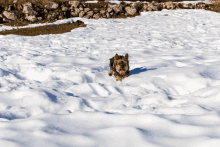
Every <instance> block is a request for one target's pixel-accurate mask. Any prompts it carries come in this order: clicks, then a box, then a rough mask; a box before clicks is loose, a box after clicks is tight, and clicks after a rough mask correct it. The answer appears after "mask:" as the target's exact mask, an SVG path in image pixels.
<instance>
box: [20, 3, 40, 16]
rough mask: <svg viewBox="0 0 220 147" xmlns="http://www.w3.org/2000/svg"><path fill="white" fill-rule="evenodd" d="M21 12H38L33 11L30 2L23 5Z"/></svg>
mask: <svg viewBox="0 0 220 147" xmlns="http://www.w3.org/2000/svg"><path fill="white" fill-rule="evenodd" d="M23 13H25V14H30V15H37V14H38V13H37V11H34V10H33V9H32V4H31V3H28V4H24V5H23Z"/></svg>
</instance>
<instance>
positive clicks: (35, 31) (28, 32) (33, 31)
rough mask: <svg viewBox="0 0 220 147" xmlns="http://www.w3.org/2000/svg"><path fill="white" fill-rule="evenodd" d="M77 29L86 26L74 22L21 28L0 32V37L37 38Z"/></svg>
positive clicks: (79, 22)
mask: <svg viewBox="0 0 220 147" xmlns="http://www.w3.org/2000/svg"><path fill="white" fill-rule="evenodd" d="M79 27H86V25H85V24H84V23H83V22H82V21H79V20H77V21H76V22H72V23H71V22H69V23H65V24H60V25H46V26H39V27H34V28H21V29H14V30H6V31H2V32H0V35H10V34H14V35H21V36H37V35H45V34H62V33H66V32H70V31H71V30H72V29H76V28H79Z"/></svg>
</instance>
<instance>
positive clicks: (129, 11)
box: [0, 1, 207, 22]
mask: <svg viewBox="0 0 220 147" xmlns="http://www.w3.org/2000/svg"><path fill="white" fill-rule="evenodd" d="M206 7H207V4H205V3H202V2H200V3H197V4H182V3H173V2H171V1H170V2H165V3H156V2H154V1H152V2H150V3H141V2H135V3H125V2H122V3H120V4H109V3H105V2H102V6H101V2H99V3H98V5H93V6H92V7H90V4H88V3H83V2H80V1H68V2H67V1H65V2H57V3H55V2H51V3H48V4H46V5H44V6H38V5H36V4H32V3H30V2H26V3H24V4H22V5H19V4H16V2H15V3H14V4H13V5H8V6H5V7H4V8H0V11H1V10H2V12H1V13H0V19H1V20H3V21H5V22H8V21H17V20H18V21H30V22H36V21H39V20H46V21H50V20H57V19H64V18H69V17H82V18H87V19H99V18H115V17H122V16H123V17H127V16H135V15H137V14H139V13H140V12H141V11H160V10H162V9H171V10H174V9H181V8H183V9H205V8H206Z"/></svg>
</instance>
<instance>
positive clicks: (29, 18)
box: [25, 15, 37, 22]
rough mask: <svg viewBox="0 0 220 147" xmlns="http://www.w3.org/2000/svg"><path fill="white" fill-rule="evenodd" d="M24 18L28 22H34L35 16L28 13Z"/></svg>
mask: <svg viewBox="0 0 220 147" xmlns="http://www.w3.org/2000/svg"><path fill="white" fill-rule="evenodd" d="M25 19H27V20H28V21H30V22H36V21H37V17H36V16H35V15H30V16H28V15H27V16H26V17H25Z"/></svg>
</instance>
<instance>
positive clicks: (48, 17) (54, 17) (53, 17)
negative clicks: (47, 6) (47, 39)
mask: <svg viewBox="0 0 220 147" xmlns="http://www.w3.org/2000/svg"><path fill="white" fill-rule="evenodd" d="M56 17H57V16H56V13H55V12H53V13H52V14H51V15H50V14H49V15H48V16H47V19H48V20H54V19H56Z"/></svg>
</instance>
